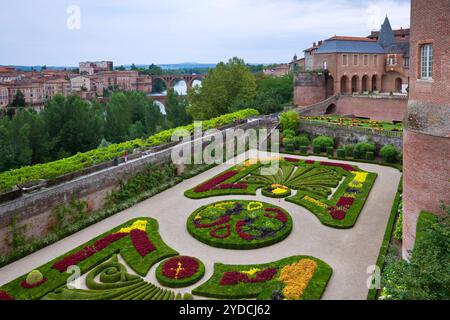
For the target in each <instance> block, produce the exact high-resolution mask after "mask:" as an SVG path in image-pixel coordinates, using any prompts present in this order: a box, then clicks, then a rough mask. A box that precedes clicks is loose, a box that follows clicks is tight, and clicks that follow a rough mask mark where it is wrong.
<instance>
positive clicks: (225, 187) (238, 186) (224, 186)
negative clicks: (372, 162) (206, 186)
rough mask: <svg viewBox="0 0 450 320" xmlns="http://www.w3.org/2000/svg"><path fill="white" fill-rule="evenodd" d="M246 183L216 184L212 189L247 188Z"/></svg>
mask: <svg viewBox="0 0 450 320" xmlns="http://www.w3.org/2000/svg"><path fill="white" fill-rule="evenodd" d="M247 187H248V185H247V184H246V183H228V184H221V185H218V186H216V187H215V188H214V189H220V190H223V189H247Z"/></svg>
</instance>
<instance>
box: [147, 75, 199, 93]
mask: <svg viewBox="0 0 450 320" xmlns="http://www.w3.org/2000/svg"><path fill="white" fill-rule="evenodd" d="M151 77H152V81H153V82H155V81H156V80H161V81H163V82H164V84H165V85H166V88H167V90H170V89H172V88H173V87H174V86H175V83H176V81H177V80H183V81H184V82H186V86H187V88H188V90H189V89H191V88H192V86H193V83H194V81H195V80H203V79H205V78H206V77H207V75H206V74H182V75H160V76H158V75H155V76H151Z"/></svg>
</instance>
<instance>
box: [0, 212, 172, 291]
mask: <svg viewBox="0 0 450 320" xmlns="http://www.w3.org/2000/svg"><path fill="white" fill-rule="evenodd" d="M116 253H120V255H121V256H122V258H123V259H124V260H125V262H126V263H127V265H128V266H129V267H130V268H131V269H133V270H134V271H135V272H136V273H137V274H139V275H141V276H146V275H147V273H148V272H149V270H150V268H151V267H152V266H153V265H155V264H156V263H157V262H159V261H161V260H162V259H165V258H167V257H171V256H175V255H177V254H178V253H177V252H176V251H174V250H173V249H171V248H170V247H168V246H167V245H166V244H165V243H164V242H163V241H162V239H161V237H160V236H159V233H158V223H157V221H156V220H154V219H151V218H141V219H134V220H131V221H129V222H127V223H125V224H123V225H121V226H119V227H117V228H114V229H113V230H111V231H109V232H107V233H105V234H103V235H101V236H99V237H97V238H95V239H93V240H91V241H89V242H87V243H85V244H84V245H82V246H80V247H78V248H76V249H74V250H72V251H71V252H68V253H67V254H65V255H63V256H61V257H58V258H56V259H55V260H53V261H50V262H48V263H46V264H44V265H42V266H40V267H39V268H37V269H36V270H37V271H39V272H40V273H41V274H42V275H43V277H44V279H46V280H45V281H43V282H42V283H40V284H39V285H33V286H28V285H24V282H26V278H27V275H24V276H21V277H19V278H17V279H15V280H13V281H11V282H10V283H8V284H6V285H4V286H2V288H0V291H2V292H7V293H8V294H9V295H10V296H11V297H13V298H15V299H18V300H23V299H25V300H30V299H31V300H34V299H40V298H42V297H43V296H45V295H46V294H48V293H49V292H53V291H54V290H56V289H57V288H59V287H61V286H63V285H64V284H65V283H66V281H67V279H68V277H69V276H70V274H69V273H67V272H66V271H67V270H68V268H69V267H70V266H78V267H79V268H80V270H81V272H82V273H86V272H88V271H89V270H91V269H92V268H93V267H95V266H97V265H99V264H100V263H102V262H103V261H105V260H107V259H109V258H110V257H111V256H112V255H114V254H116Z"/></svg>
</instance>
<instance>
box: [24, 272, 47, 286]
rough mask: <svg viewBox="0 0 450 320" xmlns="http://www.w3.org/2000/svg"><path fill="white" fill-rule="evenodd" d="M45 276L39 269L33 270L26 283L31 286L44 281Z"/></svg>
mask: <svg viewBox="0 0 450 320" xmlns="http://www.w3.org/2000/svg"><path fill="white" fill-rule="evenodd" d="M43 279H44V276H43V275H42V273H41V272H40V271H39V270H33V271H31V272H30V273H29V274H28V275H27V279H26V280H25V281H26V283H27V284H28V285H30V286H32V285H35V284H37V283H39V282H40V281H42V280H43Z"/></svg>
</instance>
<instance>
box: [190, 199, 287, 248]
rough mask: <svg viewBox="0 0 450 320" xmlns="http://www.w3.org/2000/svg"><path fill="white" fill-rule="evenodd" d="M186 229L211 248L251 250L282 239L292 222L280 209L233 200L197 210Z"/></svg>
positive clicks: (257, 203)
mask: <svg viewBox="0 0 450 320" xmlns="http://www.w3.org/2000/svg"><path fill="white" fill-rule="evenodd" d="M187 229H188V231H189V233H190V234H191V235H192V236H193V237H194V238H196V239H197V240H199V241H201V242H203V243H206V244H208V245H211V246H213V247H219V248H227V249H254V248H260V247H265V246H269V245H272V244H274V243H277V242H279V241H282V240H283V239H285V238H286V237H287V236H288V235H289V234H290V232H291V230H292V219H291V217H290V215H289V214H288V213H287V212H286V211H284V210H283V209H281V208H278V207H276V206H273V205H270V204H267V203H263V202H259V201H244V200H233V201H224V202H217V203H213V204H210V205H207V206H204V207H202V208H200V209H198V210H196V211H195V212H194V213H193V214H192V215H191V216H190V217H189V219H188V221H187Z"/></svg>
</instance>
